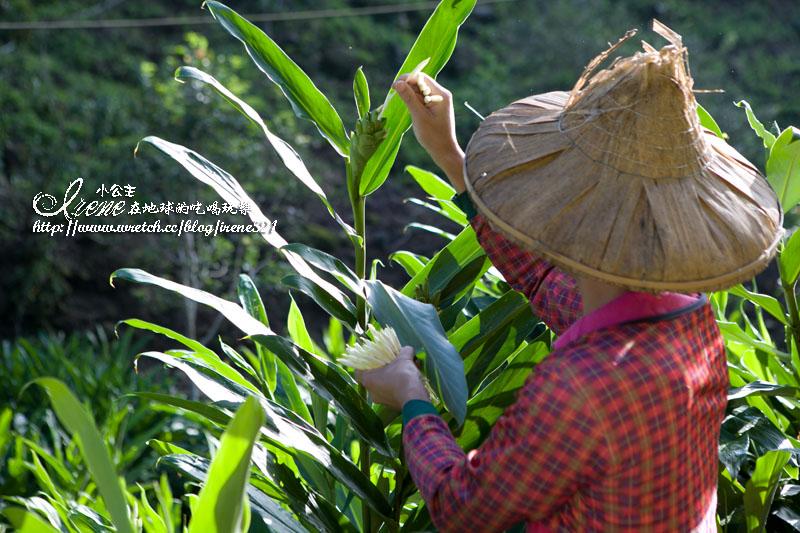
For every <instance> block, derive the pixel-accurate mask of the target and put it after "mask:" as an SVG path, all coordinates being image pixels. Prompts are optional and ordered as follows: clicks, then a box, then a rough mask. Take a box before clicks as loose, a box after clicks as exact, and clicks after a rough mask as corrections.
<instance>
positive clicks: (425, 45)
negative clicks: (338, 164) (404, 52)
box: [359, 0, 476, 195]
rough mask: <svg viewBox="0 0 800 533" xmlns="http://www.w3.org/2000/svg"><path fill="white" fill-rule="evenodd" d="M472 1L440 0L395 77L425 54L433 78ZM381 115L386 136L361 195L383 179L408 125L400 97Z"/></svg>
mask: <svg viewBox="0 0 800 533" xmlns="http://www.w3.org/2000/svg"><path fill="white" fill-rule="evenodd" d="M475 1H476V0H443V1H442V2H440V3H439V5H438V6H437V7H436V10H435V11H434V12H433V15H431V17H430V18H429V19H428V22H426V23H425V27H424V28H422V31H421V32H420V34H419V36H418V37H417V40H416V42H415V43H414V46H413V47H412V48H411V51H410V52H409V53H408V56H406V60H405V61H404V62H403V65H402V66H401V67H400V70H399V71H398V72H397V75H396V76H395V78H394V79H395V80H396V79H397V78H399V77H400V75H401V74H406V73H408V72H410V71H411V69H413V68H414V67H415V66H416V65H418V64H419V63H420V62H421V61H422V60H423V59H425V58H427V57H429V58H430V61H428V64H427V65H425V68H424V69H423V72H425V73H426V74H428V75H429V76H431V77H433V78H435V77H436V75H437V74H438V73H439V71H440V70H442V68H443V67H444V66H445V64H447V61H448V60H449V59H450V55H451V54H452V53H453V48H455V45H456V38H457V36H458V28H459V27H460V26H461V24H463V23H464V21H465V20H466V19H467V17H468V16H469V14H470V13H471V12H472V8H473V7H474V6H475ZM383 117H384V118H385V119H386V128H387V129H388V130H389V135H388V136H387V137H386V140H384V141H383V143H381V145H380V146H379V147H378V150H377V151H376V152H375V154H374V155H373V156H372V157H371V158H370V160H369V161H367V165H366V168H365V169H364V173H363V174H362V177H361V182H360V184H359V189H360V190H359V193H360V194H362V195H367V194H370V193H372V192H373V191H375V190H376V189H377V188H378V187H380V186H381V185H382V184H383V182H384V181H386V177H387V176H388V175H389V171H390V170H391V168H392V165H393V164H394V160H395V158H396V157H397V151H398V150H399V148H400V142H401V141H402V140H403V135H404V134H405V132H406V131H407V130H408V128H409V127H411V117H410V115H409V114H408V109H406V106H405V104H404V103H403V102H402V100H400V98H392V100H391V101H390V102H389V104H388V105H387V106H386V109H384V110H383Z"/></svg>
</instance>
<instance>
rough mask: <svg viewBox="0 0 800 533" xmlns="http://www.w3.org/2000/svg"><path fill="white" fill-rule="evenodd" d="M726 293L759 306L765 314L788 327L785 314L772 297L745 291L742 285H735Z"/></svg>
mask: <svg viewBox="0 0 800 533" xmlns="http://www.w3.org/2000/svg"><path fill="white" fill-rule="evenodd" d="M728 292H730V293H731V294H735V295H736V296H739V297H741V298H744V299H745V300H750V301H751V302H753V303H754V304H756V305H757V306H760V307H761V308H762V309H764V310H765V311H766V312H768V313H769V314H771V315H772V316H774V317H775V318H777V319H778V320H780V321H781V323H783V324H784V325H785V326H788V325H789V321H788V320H787V318H786V313H785V312H784V311H783V307H781V304H780V302H779V301H778V300H776V299H775V298H773V297H772V296H767V295H766V294H759V293H756V292H750V291H748V290H747V289H745V288H744V287H743V286H742V285H737V286H735V287H733V288H731V289H728Z"/></svg>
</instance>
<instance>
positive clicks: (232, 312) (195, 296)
mask: <svg viewBox="0 0 800 533" xmlns="http://www.w3.org/2000/svg"><path fill="white" fill-rule="evenodd" d="M114 278H121V279H127V280H129V281H133V282H136V283H143V284H146V285H155V286H157V287H161V288H163V289H167V290H169V291H173V292H177V293H178V294H180V295H182V296H184V297H186V298H189V299H190V300H194V301H195V302H197V303H201V304H205V305H207V306H209V307H212V308H213V309H216V310H217V311H219V312H220V313H222V314H223V315H224V316H225V318H227V319H228V320H229V321H230V322H231V323H232V324H233V325H234V326H236V327H238V328H239V329H241V330H242V331H244V332H245V333H247V334H248V335H252V334H256V333H265V334H266V333H271V331H270V329H269V328H268V327H267V326H265V325H264V324H262V323H261V322H260V321H258V320H257V319H255V318H253V317H252V316H250V315H249V314H248V313H247V311H245V310H244V309H242V308H241V307H240V306H238V305H236V304H235V303H233V302H229V301H228V300H223V299H222V298H219V297H217V296H214V295H213V294H209V293H207V292H205V291H201V290H200V289H195V288H193V287H187V286H186V285H181V284H180V283H175V282H174V281H169V280H166V279H164V278H159V277H158V276H154V275H152V274H150V273H148V272H145V271H144V270H139V269H138V268H122V269H119V270H116V271H114V272H113V273H112V274H111V279H110V280H109V281H110V283H111V286H112V287H113V286H114Z"/></svg>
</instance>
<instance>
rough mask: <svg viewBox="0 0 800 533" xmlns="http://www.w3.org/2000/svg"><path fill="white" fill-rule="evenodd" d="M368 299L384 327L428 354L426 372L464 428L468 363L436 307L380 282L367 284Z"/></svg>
mask: <svg viewBox="0 0 800 533" xmlns="http://www.w3.org/2000/svg"><path fill="white" fill-rule="evenodd" d="M365 283H366V284H367V286H368V289H369V293H368V295H367V298H368V300H369V303H370V305H371V306H372V309H373V311H374V313H375V317H376V319H377V320H378V321H379V322H380V323H381V325H384V326H386V325H388V326H391V327H392V328H394V330H395V332H397V337H398V339H400V344H401V345H403V346H405V345H410V346H412V347H413V348H414V350H415V351H418V352H419V351H424V352H425V354H426V357H425V369H426V372H427V375H428V377H429V378H431V379H432V380H433V381H434V385H435V387H436V392H437V393H438V394H439V396H440V397H441V398H442V400H443V401H444V404H445V406H446V407H447V410H448V411H450V413H451V414H452V415H453V417H454V418H455V419H456V420H457V421H458V424H459V425H461V424H462V423H463V422H464V417H465V416H466V410H467V382H466V379H465V377H464V364H463V363H462V361H461V356H460V355H459V353H458V351H457V350H456V348H455V346H453V345H452V344H450V341H448V340H447V335H446V334H445V332H444V330H443V329H442V325H441V323H440V322H439V316H438V314H437V312H436V308H435V307H433V306H432V305H430V304H423V303H421V302H418V301H416V300H412V299H411V298H409V297H407V296H404V295H403V294H402V293H400V292H397V291H396V290H394V289H392V288H391V287H387V286H386V285H384V284H383V283H381V282H380V281H367V282H365Z"/></svg>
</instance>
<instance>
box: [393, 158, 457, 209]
mask: <svg viewBox="0 0 800 533" xmlns="http://www.w3.org/2000/svg"><path fill="white" fill-rule="evenodd" d="M405 170H406V172H408V173H409V174H411V177H412V178H414V181H416V182H417V183H418V184H419V186H420V187H422V190H423V191H425V192H426V193H428V195H430V196H431V197H432V198H436V199H437V200H450V199H451V198H453V196H455V194H456V190H455V189H454V188H453V187H452V186H451V185H450V184H449V183H447V182H446V181H444V180H443V179H442V178H440V177H439V176H437V175H436V174H434V173H433V172H429V171H427V170H424V169H421V168H419V167H415V166H413V165H408V166H407V167H406V168H405Z"/></svg>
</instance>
